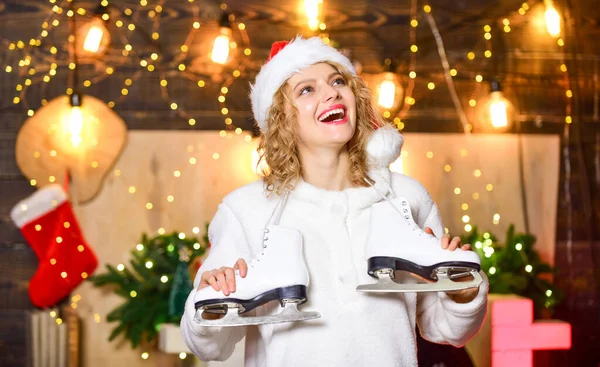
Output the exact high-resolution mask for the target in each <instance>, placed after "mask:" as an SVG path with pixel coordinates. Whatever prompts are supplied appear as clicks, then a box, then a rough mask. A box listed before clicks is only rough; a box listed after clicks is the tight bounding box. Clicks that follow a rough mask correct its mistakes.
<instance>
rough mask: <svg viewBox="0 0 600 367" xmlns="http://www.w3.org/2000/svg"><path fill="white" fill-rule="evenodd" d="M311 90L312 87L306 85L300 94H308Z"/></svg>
mask: <svg viewBox="0 0 600 367" xmlns="http://www.w3.org/2000/svg"><path fill="white" fill-rule="evenodd" d="M311 91H312V87H304V88H302V89H300V94H299V95H303V94H306V93H308V92H311Z"/></svg>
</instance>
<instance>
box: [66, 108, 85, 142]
mask: <svg viewBox="0 0 600 367" xmlns="http://www.w3.org/2000/svg"><path fill="white" fill-rule="evenodd" d="M67 124H68V126H67V130H68V132H69V140H70V141H71V144H73V147H75V148H77V147H79V145H80V144H81V141H82V138H81V132H82V131H83V113H82V112H81V107H79V106H73V107H71V113H70V114H69V120H68V122H67Z"/></svg>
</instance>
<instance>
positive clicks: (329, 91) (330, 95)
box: [322, 84, 340, 102]
mask: <svg viewBox="0 0 600 367" xmlns="http://www.w3.org/2000/svg"><path fill="white" fill-rule="evenodd" d="M339 97H340V93H339V91H338V90H337V89H336V88H334V87H333V86H331V85H329V84H327V85H326V86H324V87H323V99H322V100H323V102H328V101H331V100H336V99H338V98H339Z"/></svg>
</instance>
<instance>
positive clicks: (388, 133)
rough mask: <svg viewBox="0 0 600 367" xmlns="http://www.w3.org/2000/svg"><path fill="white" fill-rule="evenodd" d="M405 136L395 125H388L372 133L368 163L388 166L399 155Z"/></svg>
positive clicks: (368, 150) (368, 149) (368, 144)
mask: <svg viewBox="0 0 600 367" xmlns="http://www.w3.org/2000/svg"><path fill="white" fill-rule="evenodd" d="M403 143H404V138H403V137H402V135H400V133H399V132H398V129H396V128H395V127H394V126H393V125H386V126H383V127H380V128H378V129H377V130H375V131H373V132H372V133H371V137H370V138H369V141H368V142H367V156H368V163H369V164H370V165H372V166H374V167H387V166H389V165H390V164H392V163H393V162H394V161H395V160H396V159H397V158H398V156H400V150H401V149H402V144H403Z"/></svg>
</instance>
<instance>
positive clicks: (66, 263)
mask: <svg viewBox="0 0 600 367" xmlns="http://www.w3.org/2000/svg"><path fill="white" fill-rule="evenodd" d="M11 217H12V219H13V222H14V223H15V224H16V225H17V226H18V227H19V228H20V229H21V232H22V233H23V236H24V237H25V239H26V240H27V242H29V244H30V246H31V247H32V248H33V250H34V251H35V253H36V255H37V256H38V259H39V260H40V265H39V268H38V270H37V272H36V273H35V274H34V276H33V278H32V279H31V281H30V282H29V297H30V298H31V302H32V303H33V304H34V305H36V306H38V307H50V306H54V305H56V304H57V303H58V302H60V301H61V300H62V299H63V298H65V297H66V296H68V295H69V293H70V292H71V291H72V290H73V289H74V288H76V287H77V286H78V285H79V284H80V283H81V282H82V281H83V279H85V278H87V277H88V276H90V275H91V274H92V272H93V271H94V270H96V267H97V266H98V259H97V258H96V255H95V254H94V251H93V250H92V249H91V247H89V245H88V244H87V242H86V241H85V238H84V237H83V234H82V233H81V229H80V228H79V224H78V223H77V219H76V218H75V215H74V213H73V210H72V208H71V204H70V203H69V201H68V200H67V195H66V193H65V192H64V190H63V189H62V187H61V186H60V185H48V186H45V187H43V188H41V189H39V190H38V191H37V192H35V193H34V194H33V195H31V196H30V197H28V198H26V199H24V200H22V201H21V202H19V203H18V204H17V205H16V206H15V207H14V208H13V210H12V212H11Z"/></svg>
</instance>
